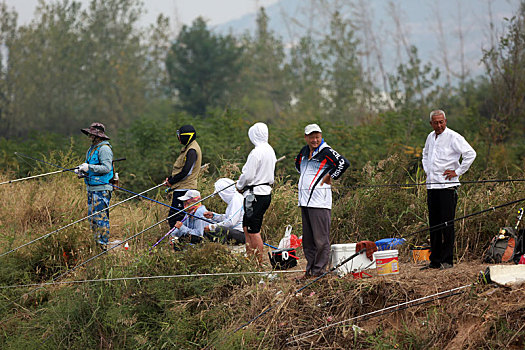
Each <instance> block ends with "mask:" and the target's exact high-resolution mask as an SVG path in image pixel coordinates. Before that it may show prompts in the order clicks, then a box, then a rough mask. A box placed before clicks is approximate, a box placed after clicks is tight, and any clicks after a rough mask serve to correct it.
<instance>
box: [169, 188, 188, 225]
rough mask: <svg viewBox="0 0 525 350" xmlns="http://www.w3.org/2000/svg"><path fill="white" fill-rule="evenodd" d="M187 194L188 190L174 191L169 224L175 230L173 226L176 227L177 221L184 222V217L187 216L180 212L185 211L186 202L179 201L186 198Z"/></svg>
mask: <svg viewBox="0 0 525 350" xmlns="http://www.w3.org/2000/svg"><path fill="white" fill-rule="evenodd" d="M186 192H187V190H182V191H178V190H177V191H173V199H172V201H171V208H170V212H169V213H168V217H169V219H168V223H169V225H170V228H173V226H175V224H176V223H177V221H182V219H184V215H186V214H185V213H184V212H182V211H179V210H181V209H184V202H182V201H179V200H178V198H179V197H182V196H184V195H185V194H186ZM174 208H176V209H174ZM178 211H179V212H178ZM177 212H178V213H177ZM175 213H177V214H176V215H174V216H172V215H173V214H175Z"/></svg>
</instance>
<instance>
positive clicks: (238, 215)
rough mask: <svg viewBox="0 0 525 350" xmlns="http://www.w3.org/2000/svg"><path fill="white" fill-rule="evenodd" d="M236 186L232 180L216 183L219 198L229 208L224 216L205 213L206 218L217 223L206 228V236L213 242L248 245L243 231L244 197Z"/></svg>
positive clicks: (224, 179) (223, 179)
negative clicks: (231, 242)
mask: <svg viewBox="0 0 525 350" xmlns="http://www.w3.org/2000/svg"><path fill="white" fill-rule="evenodd" d="M234 184H235V182H234V181H233V180H232V179H227V178H222V179H219V180H217V181H216V182H215V192H218V193H219V196H220V197H221V198H222V200H223V201H224V202H226V203H227V204H228V206H227V207H226V212H225V213H224V214H218V213H215V212H211V211H207V212H205V213H204V217H206V218H207V219H211V220H212V221H213V222H215V224H210V225H208V226H206V227H204V236H205V237H206V238H208V239H209V240H211V241H219V242H220V243H227V242H230V241H233V242H235V243H237V244H244V243H246V240H245V238H244V233H243V229H242V217H243V215H244V208H243V201H244V197H243V196H242V195H241V194H240V193H239V192H237V191H236V190H235V186H234Z"/></svg>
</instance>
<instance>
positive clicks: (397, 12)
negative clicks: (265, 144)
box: [215, 0, 519, 80]
mask: <svg viewBox="0 0 525 350" xmlns="http://www.w3.org/2000/svg"><path fill="white" fill-rule="evenodd" d="M518 7H519V1H517V0H514V1H512V0H509V1H498V2H496V1H490V0H488V1H477V0H466V1H459V0H443V1H441V2H439V3H434V2H432V1H430V0H423V1H421V0H403V1H397V2H395V3H394V2H391V1H379V0H374V1H363V0H355V1H340V0H325V1H320V0H309V1H307V0H280V1H278V2H277V3H275V4H274V5H271V6H268V7H267V8H266V9H265V10H266V13H267V15H268V17H269V18H270V22H269V26H270V30H272V31H273V32H274V33H275V34H276V36H278V37H281V38H282V40H283V41H284V42H285V43H286V44H288V45H290V44H293V43H294V42H297V41H298V39H299V38H300V37H303V36H305V35H307V34H308V33H310V34H312V35H314V36H316V35H323V34H324V33H326V32H327V31H328V29H329V20H330V14H331V13H333V11H334V9H337V11H339V12H340V13H341V14H343V15H344V16H345V17H346V18H350V19H351V20H352V21H353V22H355V24H356V29H355V30H356V35H357V37H359V38H360V41H361V43H362V44H364V43H365V41H367V39H366V38H365V33H364V29H365V27H364V26H363V25H362V23H360V22H363V21H365V20H367V19H369V20H370V23H371V26H370V27H369V29H370V30H369V33H372V35H374V36H375V40H376V45H377V46H379V47H380V48H379V50H381V53H382V55H383V65H384V66H385V68H386V69H387V70H388V71H390V72H393V71H394V70H395V68H396V67H397V65H399V64H400V63H402V62H405V61H406V52H407V47H406V46H408V45H414V46H416V47H417V49H418V52H419V57H420V58H421V59H422V61H423V63H426V62H431V63H432V65H433V66H435V67H438V68H439V69H440V70H441V72H442V76H445V71H446V68H445V66H446V64H445V57H444V56H443V55H437V54H435V53H436V52H437V53H439V52H446V60H447V61H448V62H447V64H448V66H449V67H450V77H451V79H453V80H456V79H457V78H458V76H459V75H461V73H462V70H463V71H464V72H465V73H466V74H467V76H470V77H474V76H476V75H479V74H480V73H482V71H483V67H482V66H481V64H480V59H481V57H482V50H483V49H488V48H489V47H490V46H491V44H493V43H496V42H497V38H498V37H499V35H501V33H502V32H503V29H504V26H505V23H506V21H505V18H510V17H512V16H513V14H514V12H515V11H516V10H517V9H518ZM396 16H397V19H398V23H399V25H398V26H396V21H395V20H394V17H396ZM439 19H440V20H441V21H440V22H441V33H442V34H441V35H440V28H439V24H438V20H439ZM491 21H492V23H493V30H491V29H490V28H491V25H490V23H491ZM255 28H256V14H255V13H253V14H249V15H245V16H243V17H241V18H239V19H237V20H234V21H230V22H227V23H224V24H222V25H219V26H217V27H215V29H216V30H218V31H219V32H223V33H229V32H231V33H233V34H242V33H246V32H250V33H253V32H254V30H255ZM402 37H404V41H403V39H402ZM368 41H369V42H370V39H368ZM462 47H463V49H462ZM462 56H463V58H462ZM462 60H463V62H464V63H463V65H462V64H461V61H462ZM377 63H378V62H374V60H373V59H372V60H370V65H371V66H372V68H374V67H375V66H376V65H377Z"/></svg>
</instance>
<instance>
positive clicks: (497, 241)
mask: <svg viewBox="0 0 525 350" xmlns="http://www.w3.org/2000/svg"><path fill="white" fill-rule="evenodd" d="M520 244H521V242H519V240H518V237H517V235H516V230H515V229H514V228H513V227H503V228H501V229H500V230H499V234H498V235H497V236H496V237H494V238H492V240H491V241H490V245H489V247H488V249H487V250H486V251H485V254H484V255H483V262H485V263H496V264H497V263H502V262H513V259H514V256H515V255H516V253H518V251H517V250H518V249H519V245H520Z"/></svg>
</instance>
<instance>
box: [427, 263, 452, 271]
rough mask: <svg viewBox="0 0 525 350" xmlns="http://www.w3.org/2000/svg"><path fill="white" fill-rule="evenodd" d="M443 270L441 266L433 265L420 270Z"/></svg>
mask: <svg viewBox="0 0 525 350" xmlns="http://www.w3.org/2000/svg"><path fill="white" fill-rule="evenodd" d="M451 267H452V266H451ZM440 268H441V265H434V264H432V263H430V264H428V265H426V266H423V267H422V268H420V270H428V269H440Z"/></svg>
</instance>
